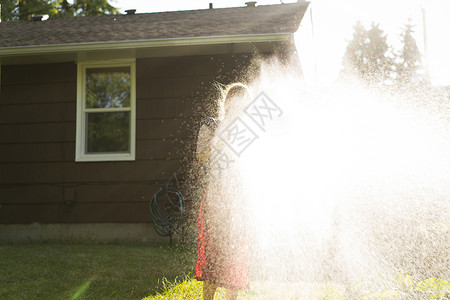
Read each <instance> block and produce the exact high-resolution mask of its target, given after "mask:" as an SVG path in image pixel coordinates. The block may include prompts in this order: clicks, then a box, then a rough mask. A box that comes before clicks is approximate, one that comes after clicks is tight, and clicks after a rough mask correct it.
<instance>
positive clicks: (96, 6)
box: [73, 0, 119, 16]
mask: <svg viewBox="0 0 450 300" xmlns="http://www.w3.org/2000/svg"><path fill="white" fill-rule="evenodd" d="M73 10H74V12H75V15H77V16H99V15H114V14H118V13H119V11H118V10H117V8H115V7H113V6H112V5H111V4H109V2H108V1H107V0H75V1H74V3H73Z"/></svg>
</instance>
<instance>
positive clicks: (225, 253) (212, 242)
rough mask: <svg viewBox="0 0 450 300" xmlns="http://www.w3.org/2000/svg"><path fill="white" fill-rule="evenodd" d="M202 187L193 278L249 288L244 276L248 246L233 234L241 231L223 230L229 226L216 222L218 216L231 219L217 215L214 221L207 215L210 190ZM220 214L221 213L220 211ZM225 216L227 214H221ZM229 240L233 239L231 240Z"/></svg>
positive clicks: (231, 286)
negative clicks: (194, 276)
mask: <svg viewBox="0 0 450 300" xmlns="http://www.w3.org/2000/svg"><path fill="white" fill-rule="evenodd" d="M208 191H209V189H208V188H205V189H204V191H203V197H202V202H201V204H200V212H199V216H198V225H197V248H198V252H197V264H196V270H195V271H196V272H195V273H196V277H197V280H199V281H208V282H210V283H212V284H215V285H217V286H220V287H224V288H228V289H234V290H241V289H247V288H248V287H249V276H248V257H247V253H248V250H247V248H248V245H247V243H246V241H245V240H243V239H242V238H239V237H237V236H236V234H238V235H240V236H241V237H242V236H243V235H242V233H241V232H236V231H235V232H234V233H233V232H227V231H228V230H232V227H233V226H227V225H226V224H223V223H222V224H220V223H221V222H216V221H217V220H220V219H222V220H223V219H228V220H225V222H232V220H231V218H227V217H228V216H226V217H225V218H223V216H222V218H221V217H217V216H215V214H214V220H211V219H210V218H208V214H210V212H211V210H210V209H208V208H209V207H208V205H207V202H208V201H209V200H211V199H208V196H211V193H209V192H208ZM220 213H224V211H223V210H221V212H220ZM225 215H227V214H225ZM231 239H234V241H233V240H231Z"/></svg>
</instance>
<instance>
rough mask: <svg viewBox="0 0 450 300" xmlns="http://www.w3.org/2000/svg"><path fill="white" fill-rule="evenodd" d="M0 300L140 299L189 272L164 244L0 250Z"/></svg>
mask: <svg viewBox="0 0 450 300" xmlns="http://www.w3.org/2000/svg"><path fill="white" fill-rule="evenodd" d="M0 257H1V259H0V299H14V300H16V299H142V298H144V297H146V296H149V295H155V294H156V293H157V292H158V291H161V290H162V289H163V288H164V282H163V281H162V278H165V280H168V281H174V280H175V278H177V277H183V276H185V275H187V274H189V273H190V272H192V271H193V268H194V262H195V261H194V260H195V251H192V250H189V249H187V248H185V247H180V246H169V245H153V246H148V245H51V244H45V245H16V246H0Z"/></svg>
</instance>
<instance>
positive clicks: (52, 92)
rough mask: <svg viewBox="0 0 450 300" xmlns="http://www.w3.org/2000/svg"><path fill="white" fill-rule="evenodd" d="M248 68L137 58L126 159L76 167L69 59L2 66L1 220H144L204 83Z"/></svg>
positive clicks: (177, 164)
mask: <svg viewBox="0 0 450 300" xmlns="http://www.w3.org/2000/svg"><path fill="white" fill-rule="evenodd" d="M249 64H250V57H249V56H246V55H239V56H231V55H215V56H190V57H168V58H146V59H138V60H137V62H136V67H137V68H136V85H137V86H136V95H137V96H136V98H137V99H136V100H137V103H136V161H132V162H75V138H76V136H75V128H76V78H77V76H76V72H77V68H76V64H75V63H55V64H40V65H11V66H10V65H6V66H2V70H1V71H2V72H1V74H2V76H1V80H2V81H1V90H0V92H1V93H0V205H1V206H0V223H3V224H9V223H31V222H40V223H63V222H75V223H76V222H149V221H150V215H149V212H148V204H149V201H150V198H151V197H152V196H153V193H154V192H155V191H156V190H157V189H158V188H159V184H161V183H163V182H165V180H167V179H169V178H171V177H172V175H173V173H174V172H178V173H180V172H183V166H185V165H186V163H189V161H190V160H191V159H192V155H193V149H194V146H195V145H194V144H193V142H194V141H195V134H196V126H197V123H198V122H199V121H200V120H201V119H202V118H203V117H204V116H205V115H208V112H206V111H205V109H204V102H206V101H211V100H212V99H213V98H214V94H215V93H216V91H215V90H214V87H213V82H214V81H217V82H220V83H223V84H227V83H230V82H232V81H234V80H236V78H239V77H240V75H241V70H242V69H246V68H247V67H248V66H249ZM188 200H189V199H188Z"/></svg>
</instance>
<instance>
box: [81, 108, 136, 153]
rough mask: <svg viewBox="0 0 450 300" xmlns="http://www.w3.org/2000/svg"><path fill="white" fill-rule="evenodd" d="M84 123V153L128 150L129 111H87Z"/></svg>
mask: <svg viewBox="0 0 450 300" xmlns="http://www.w3.org/2000/svg"><path fill="white" fill-rule="evenodd" d="M86 125H87V132H86V137H87V145H86V153H105V152H129V151H130V112H110V113H88V114H86Z"/></svg>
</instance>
